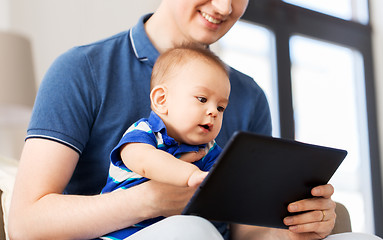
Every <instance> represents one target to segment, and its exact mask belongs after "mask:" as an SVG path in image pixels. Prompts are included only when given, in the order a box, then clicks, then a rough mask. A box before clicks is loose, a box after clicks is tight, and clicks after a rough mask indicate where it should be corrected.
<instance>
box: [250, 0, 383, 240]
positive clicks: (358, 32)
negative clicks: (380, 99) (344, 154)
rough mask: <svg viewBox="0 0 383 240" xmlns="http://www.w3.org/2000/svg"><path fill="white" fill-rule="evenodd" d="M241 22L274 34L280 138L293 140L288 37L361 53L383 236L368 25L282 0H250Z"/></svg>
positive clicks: (373, 176) (377, 212)
mask: <svg viewBox="0 0 383 240" xmlns="http://www.w3.org/2000/svg"><path fill="white" fill-rule="evenodd" d="M242 19H244V20H246V21H248V22H250V23H256V24H259V25H263V26H264V27H266V28H268V29H270V30H271V31H273V32H274V34H275V44H276V46H275V53H276V67H275V69H276V71H277V73H276V78H277V85H278V88H277V89H278V99H279V100H278V103H279V123H280V129H279V131H280V136H281V137H282V138H288V139H294V138H295V128H294V113H293V102H292V101H293V100H292V99H293V98H292V90H291V61H290V46H289V41H290V37H291V36H293V35H296V34H299V35H305V36H308V37H312V38H316V39H319V40H323V41H329V42H332V43H337V44H340V45H343V46H346V47H349V48H352V49H355V50H357V51H359V52H360V54H361V55H362V57H363V64H364V78H365V95H366V104H367V106H366V108H367V123H368V139H369V154H370V161H371V162H370V164H371V187H372V199H373V211H374V225H375V234H376V235H378V236H380V237H383V229H382V228H381V226H383V200H382V184H381V183H382V182H381V172H380V169H381V167H380V165H381V163H380V152H379V140H378V131H377V129H378V123H377V110H376V93H375V82H374V68H373V56H372V37H371V32H372V30H371V29H372V28H371V25H370V23H368V24H361V23H357V22H354V21H347V20H344V19H340V18H337V17H333V16H330V15H326V14H323V13H319V12H315V11H312V10H309V9H306V8H302V7H299V6H295V5H291V4H289V3H285V2H283V1H282V0H256V1H254V0H253V1H251V0H250V1H249V5H248V8H247V10H246V12H245V14H244V15H243V17H242Z"/></svg>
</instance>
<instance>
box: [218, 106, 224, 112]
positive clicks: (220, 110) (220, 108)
mask: <svg viewBox="0 0 383 240" xmlns="http://www.w3.org/2000/svg"><path fill="white" fill-rule="evenodd" d="M217 110H218V112H223V111H225V108H224V107H221V106H219V107H217Z"/></svg>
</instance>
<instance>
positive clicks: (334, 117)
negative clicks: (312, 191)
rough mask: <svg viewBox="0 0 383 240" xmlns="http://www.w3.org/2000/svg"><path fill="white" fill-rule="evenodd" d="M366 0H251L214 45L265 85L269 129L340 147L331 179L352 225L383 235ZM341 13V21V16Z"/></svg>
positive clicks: (239, 68) (223, 54)
mask: <svg viewBox="0 0 383 240" xmlns="http://www.w3.org/2000/svg"><path fill="white" fill-rule="evenodd" d="M367 13H368V8H367V0H337V1H330V0H285V1H282V0H257V1H249V6H248V9H247V11H246V12H245V14H244V16H243V20H244V21H245V22H242V23H240V24H238V25H236V26H235V27H233V29H232V30H231V31H230V32H229V33H228V34H227V35H226V36H225V37H224V38H223V39H222V40H221V41H220V42H219V43H218V47H216V48H217V49H218V50H219V51H218V55H220V56H221V57H222V58H223V59H224V60H225V61H226V62H227V63H228V64H230V65H232V66H233V67H235V68H237V69H238V70H240V71H242V72H244V73H246V74H248V75H250V76H252V77H253V78H254V79H255V81H256V82H257V83H258V84H260V85H261V87H262V88H263V89H264V90H265V92H266V95H267V97H268V99H269V103H270V105H271V110H272V118H273V129H274V130H276V129H277V130H276V131H274V132H273V135H274V136H280V137H282V138H290V139H297V140H300V141H304V142H309V143H314V144H319V145H325V146H330V147H331V146H332V147H337V148H344V149H346V150H348V152H349V155H348V156H347V158H346V159H345V161H344V163H343V164H342V165H341V167H340V168H339V171H338V172H337V173H336V174H335V175H334V177H333V178H332V179H331V181H330V182H331V183H332V184H333V185H334V187H335V188H336V193H335V194H334V199H335V200H336V201H339V202H341V203H343V204H344V205H346V207H347V208H348V210H349V211H350V214H351V221H352V227H353V230H354V231H361V232H367V233H375V234H376V235H378V236H380V237H382V236H383V229H382V228H381V226H382V225H383V217H382V216H383V202H382V186H381V176H380V156H379V151H378V136H377V131H376V129H377V122H376V121H377V120H376V107H375V92H374V79H373V73H372V72H373V69H372V67H371V66H372V65H373V64H372V54H371V52H372V50H371V29H370V27H369V26H368V25H367V24H368V14H367ZM345 20H346V21H345Z"/></svg>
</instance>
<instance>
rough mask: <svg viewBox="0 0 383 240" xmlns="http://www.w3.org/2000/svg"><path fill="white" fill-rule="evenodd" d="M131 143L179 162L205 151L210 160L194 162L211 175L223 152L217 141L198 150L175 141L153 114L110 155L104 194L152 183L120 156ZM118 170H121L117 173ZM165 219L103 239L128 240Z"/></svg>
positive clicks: (204, 159)
mask: <svg viewBox="0 0 383 240" xmlns="http://www.w3.org/2000/svg"><path fill="white" fill-rule="evenodd" d="M128 143H145V144H149V145H152V146H153V147H155V148H157V149H160V150H162V151H165V152H168V153H170V154H172V155H173V156H175V157H177V158H178V157H180V156H181V154H182V153H187V152H196V151H198V150H199V149H201V148H202V149H205V151H208V153H207V154H206V156H204V157H203V158H202V159H200V160H199V161H196V162H193V164H195V165H196V166H197V167H198V168H199V169H201V170H202V171H209V170H210V168H211V167H212V166H213V164H214V162H215V160H216V159H217V157H218V155H219V154H220V153H221V152H222V149H221V148H220V147H219V146H218V145H217V144H215V142H214V141H212V142H211V143H209V144H201V145H196V146H195V145H188V144H179V143H178V142H176V141H175V140H174V138H172V137H170V136H169V135H168V134H167V131H166V127H165V124H164V122H163V121H162V120H161V118H160V117H159V116H158V115H157V114H156V113H154V112H151V113H150V116H149V118H143V119H140V120H139V121H137V122H136V123H134V124H133V125H132V126H131V127H130V128H129V129H128V130H127V131H126V133H125V134H124V136H123V137H122V138H121V140H120V142H119V143H118V145H117V146H116V147H115V148H114V149H113V151H112V153H111V155H110V161H111V167H110V170H109V176H108V180H107V183H106V185H105V187H104V188H103V190H102V191H101V193H107V192H112V191H114V190H117V189H127V188H130V187H133V186H136V185H137V184H140V183H142V182H145V181H147V180H148V179H147V178H144V177H141V176H139V175H138V176H137V174H136V173H133V172H132V171H131V170H130V169H129V168H127V167H126V166H125V165H124V163H123V162H122V159H121V156H120V151H121V147H122V146H124V145H125V144H128ZM180 161H181V160H180ZM114 167H117V169H115V168H114ZM112 169H113V170H112ZM162 219H163V217H158V218H155V219H148V220H145V221H143V222H140V223H138V224H136V225H134V226H133V227H129V228H126V229H122V230H119V231H116V232H113V233H110V234H107V235H106V236H103V238H110V239H124V238H126V237H128V236H130V235H131V234H133V233H135V232H137V231H138V230H141V229H142V228H145V227H147V226H149V225H151V224H153V223H155V222H157V221H159V220H162Z"/></svg>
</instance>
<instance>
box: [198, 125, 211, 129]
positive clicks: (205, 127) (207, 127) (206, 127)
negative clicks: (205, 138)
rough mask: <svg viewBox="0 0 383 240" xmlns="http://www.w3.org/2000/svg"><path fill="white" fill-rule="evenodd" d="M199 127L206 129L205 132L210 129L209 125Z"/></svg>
mask: <svg viewBox="0 0 383 240" xmlns="http://www.w3.org/2000/svg"><path fill="white" fill-rule="evenodd" d="M199 126H200V127H202V128H204V129H206V130H210V128H211V126H210V125H209V124H201V125H199Z"/></svg>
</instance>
